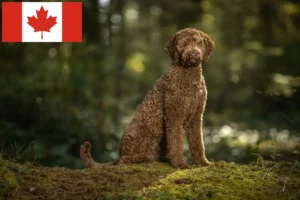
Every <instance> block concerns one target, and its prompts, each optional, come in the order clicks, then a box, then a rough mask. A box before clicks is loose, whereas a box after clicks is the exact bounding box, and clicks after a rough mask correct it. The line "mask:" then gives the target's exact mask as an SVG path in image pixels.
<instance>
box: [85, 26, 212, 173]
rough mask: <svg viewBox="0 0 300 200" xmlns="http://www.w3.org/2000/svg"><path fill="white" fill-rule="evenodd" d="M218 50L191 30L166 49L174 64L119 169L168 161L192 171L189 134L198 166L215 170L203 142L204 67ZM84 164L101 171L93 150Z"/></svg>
mask: <svg viewBox="0 0 300 200" xmlns="http://www.w3.org/2000/svg"><path fill="white" fill-rule="evenodd" d="M213 49H214V42H213V41H212V40H211V39H210V37H209V36H208V35H207V34H205V33H203V32H201V31H199V30H196V29H191V28H187V29H183V30H181V31H178V32H177V33H175V34H174V35H173V37H172V38H171V39H170V40H169V42H168V45H167V48H166V51H167V52H168V54H169V56H170V57H171V58H172V64H171V66H170V67H169V68H168V69H167V71H166V72H165V73H164V74H163V76H162V77H161V78H160V79H159V80H158V81H157V82H156V84H155V85H154V87H153V89H152V90H151V91H149V92H148V94H147V96H146V97H145V99H144V101H143V102H142V104H141V105H140V106H139V108H138V110H137V112H136V114H135V116H134V118H133V120H132V121H131V123H130V124H129V126H128V127H127V129H126V130H125V132H124V135H123V138H122V141H121V144H120V152H119V154H120V158H119V160H118V161H117V164H122V163H139V162H147V161H164V160H165V159H168V160H169V161H170V162H171V164H172V166H174V167H177V168H181V169H182V168H187V167H188V165H187V164H186V163H185V161H184V157H183V135H184V131H185V132H186V136H187V140H188V143H189V148H190V153H191V157H192V159H193V160H194V162H195V163H196V164H197V165H202V166H205V165H209V161H208V160H207V159H206V156H205V148H204V143H203V136H202V119H203V112H204V110H205V104H206V99H207V90H206V85H205V81H204V77H203V75H202V65H201V64H202V62H206V61H208V59H209V56H210V54H211V52H212V50H213ZM81 158H82V160H83V162H84V164H85V166H86V167H93V166H96V165H97V163H96V162H95V161H94V160H93V159H92V157H91V154H90V144H87V143H85V144H84V145H83V146H82V148H81Z"/></svg>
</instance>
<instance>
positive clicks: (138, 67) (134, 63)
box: [126, 53, 145, 73]
mask: <svg viewBox="0 0 300 200" xmlns="http://www.w3.org/2000/svg"><path fill="white" fill-rule="evenodd" d="M144 60H145V56H144V54H142V53H134V54H132V55H131V56H130V57H129V58H128V60H126V66H127V67H128V68H129V69H131V70H132V71H134V72H136V73H141V72H143V71H144V69H145V65H144Z"/></svg>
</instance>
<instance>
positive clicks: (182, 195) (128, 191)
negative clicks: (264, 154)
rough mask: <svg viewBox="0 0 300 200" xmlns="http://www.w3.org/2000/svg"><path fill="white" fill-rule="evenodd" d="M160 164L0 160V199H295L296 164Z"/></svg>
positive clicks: (299, 195) (298, 191) (299, 167)
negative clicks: (89, 165)
mask: <svg viewBox="0 0 300 200" xmlns="http://www.w3.org/2000/svg"><path fill="white" fill-rule="evenodd" d="M262 165H265V164H264V163H263V162H260V163H259V165H257V164H256V163H253V164H249V165H240V164H235V163H226V162H213V163H212V164H211V165H210V166H208V167H196V166H194V167H191V169H187V170H179V169H174V168H172V167H170V166H169V165H167V164H163V163H146V164H133V165H121V166H101V167H98V168H94V169H78V170H71V169H66V168H60V167H57V168H46V167H40V166H34V165H33V164H31V163H26V164H18V163H15V162H13V161H8V160H3V159H2V160H1V159H0V200H2V199H3V200H4V199H5V200H6V199H12V200H19V199H22V200H23V199H24V200H27V199H28V200H29V199H30V200H35V199H53V200H54V199H55V200H60V199H67V200H68V199H70V200H71V199H72V200H77V199H82V200H85V199H114V200H115V199H188V200H191V199H224V200H225V199H226V200H227V199H243V200H244V199H259V200H264V199H285V200H286V199H291V200H292V199H294V200H296V199H300V163H299V162H295V163H272V164H270V165H268V166H262Z"/></svg>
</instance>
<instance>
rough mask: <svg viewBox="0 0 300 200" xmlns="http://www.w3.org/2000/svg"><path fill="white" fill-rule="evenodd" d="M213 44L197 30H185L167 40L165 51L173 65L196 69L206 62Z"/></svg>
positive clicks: (205, 35)
mask: <svg viewBox="0 0 300 200" xmlns="http://www.w3.org/2000/svg"><path fill="white" fill-rule="evenodd" d="M214 48H215V43H214V42H213V41H212V40H211V39H210V37H209V36H208V35H207V34H206V33H204V32H202V31H199V30H197V29H193V28H186V29H183V30H180V31H178V32H176V33H175V34H174V35H173V36H172V38H171V39H170V40H169V42H168V44H167V47H166V51H167V53H168V54H169V56H170V57H171V58H172V60H173V63H174V64H179V65H181V66H183V67H196V66H198V65H199V64H200V63H202V62H207V61H208V59H209V56H210V54H211V52H212V50H213V49H214Z"/></svg>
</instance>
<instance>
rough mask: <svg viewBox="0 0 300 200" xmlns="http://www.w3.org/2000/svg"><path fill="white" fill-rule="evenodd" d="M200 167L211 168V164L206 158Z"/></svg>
mask: <svg viewBox="0 0 300 200" xmlns="http://www.w3.org/2000/svg"><path fill="white" fill-rule="evenodd" d="M199 165H200V166H202V167H205V166H209V165H210V162H209V161H208V160H207V159H206V158H205V159H203V160H201V162H200V163H199Z"/></svg>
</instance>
